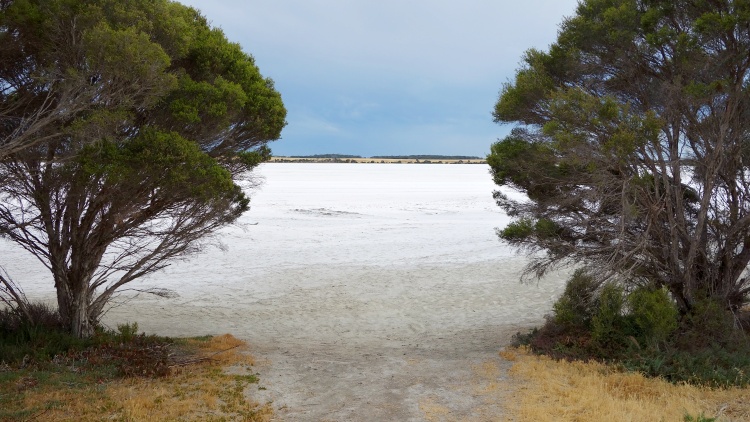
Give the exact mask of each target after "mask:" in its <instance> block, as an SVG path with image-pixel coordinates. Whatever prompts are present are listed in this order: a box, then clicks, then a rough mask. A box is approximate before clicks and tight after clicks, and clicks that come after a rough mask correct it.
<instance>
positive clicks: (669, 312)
mask: <svg viewBox="0 0 750 422" xmlns="http://www.w3.org/2000/svg"><path fill="white" fill-rule="evenodd" d="M627 302H628V306H629V308H630V315H631V316H632V318H633V323H634V324H635V330H636V332H637V339H638V340H639V341H640V342H641V343H645V344H646V345H648V346H649V347H656V348H658V347H659V345H660V344H664V343H666V341H667V340H668V339H669V338H670V336H671V335H672V333H674V331H675V330H676V329H677V323H678V318H679V311H678V310H677V307H676V306H675V305H674V303H672V301H671V300H670V298H669V293H667V291H666V290H665V289H649V288H645V287H641V288H638V289H636V290H634V291H633V292H631V293H630V294H629V295H628V299H627Z"/></svg>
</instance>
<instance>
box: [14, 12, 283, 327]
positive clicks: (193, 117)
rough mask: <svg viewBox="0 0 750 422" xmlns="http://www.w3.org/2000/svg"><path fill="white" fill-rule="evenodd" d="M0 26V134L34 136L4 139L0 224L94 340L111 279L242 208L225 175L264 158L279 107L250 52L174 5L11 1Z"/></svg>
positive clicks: (181, 249) (196, 237) (278, 124)
mask: <svg viewBox="0 0 750 422" xmlns="http://www.w3.org/2000/svg"><path fill="white" fill-rule="evenodd" d="M0 37H2V39H3V41H6V42H5V43H3V48H2V49H0V85H2V86H3V91H2V93H0V108H1V109H2V110H7V111H9V112H11V113H18V114H13V115H9V116H7V119H4V121H5V122H7V123H8V124H4V125H0V126H2V127H0V138H3V139H6V136H15V137H17V138H18V142H19V144H23V142H28V144H29V145H32V144H34V143H39V142H42V141H43V145H35V147H34V148H31V147H28V148H25V149H20V147H19V149H18V151H19V153H17V154H13V155H11V154H6V153H5V152H4V151H3V147H4V146H5V145H0V159H1V160H0V172H2V173H3V181H4V183H3V184H2V185H0V194H2V195H4V198H6V199H7V200H6V201H3V203H0V225H2V226H3V227H9V228H10V229H8V230H7V231H6V232H4V234H6V235H7V236H8V238H9V239H10V240H11V241H15V242H17V243H20V244H21V245H22V246H23V247H24V248H25V249H27V250H30V251H34V253H35V254H36V255H37V256H38V257H40V258H42V259H45V260H47V261H49V262H47V263H48V264H49V265H47V267H48V268H50V269H51V270H52V272H53V274H52V276H53V278H54V283H53V284H54V285H55V286H56V287H57V288H58V307H59V309H60V315H61V316H62V318H64V319H66V325H67V326H69V327H70V329H71V330H73V331H76V333H77V335H80V336H89V335H92V333H93V328H92V326H93V325H94V324H95V322H96V321H97V320H98V318H99V316H100V314H101V312H103V309H104V308H105V304H106V302H107V301H108V300H109V299H110V298H111V297H112V296H113V294H114V292H115V290H117V289H119V288H120V287H121V286H123V285H124V284H126V283H129V282H131V281H132V280H134V279H136V278H138V277H142V276H144V275H146V274H149V273H151V272H153V271H158V270H159V269H161V268H163V267H164V266H166V265H168V262H169V260H171V259H175V258H178V257H181V256H184V255H186V254H189V253H192V252H195V251H197V250H199V249H200V245H201V242H200V241H201V240H202V239H204V238H205V237H206V236H209V235H210V234H212V233H213V232H215V231H216V230H218V229H219V228H221V227H222V226H224V225H226V224H229V223H231V222H233V221H235V220H236V219H237V218H238V217H239V216H240V215H241V214H242V213H243V212H244V211H246V210H247V209H248V208H249V198H248V197H247V196H246V195H245V194H244V192H243V191H242V189H241V187H240V186H239V185H237V184H236V183H234V178H235V177H239V176H240V175H242V174H245V173H246V172H247V171H248V170H250V169H252V168H253V167H255V166H257V165H258V164H259V163H261V162H263V161H265V160H268V159H269V158H270V149H268V148H267V147H266V144H267V143H268V142H271V141H273V140H276V139H278V138H279V137H280V134H281V130H282V128H283V127H284V125H285V124H286V121H285V118H286V110H285V109H284V106H283V103H282V101H281V96H280V94H279V93H278V92H277V91H276V90H275V88H274V84H273V81H272V80H271V79H268V78H264V77H263V76H262V75H261V74H260V71H259V69H258V68H257V66H256V65H255V61H254V59H253V58H252V56H250V55H249V54H247V53H245V52H243V51H242V48H241V47H240V45H238V44H236V43H232V42H230V41H229V40H227V39H226V37H225V35H224V34H223V32H222V31H221V30H220V29H217V28H212V27H211V26H210V25H209V24H208V22H207V20H206V19H205V18H204V17H202V16H201V15H200V13H198V12H197V11H196V10H194V9H192V8H189V7H186V6H183V5H181V4H179V3H177V2H174V1H170V0H155V1H146V0H129V1H127V2H122V1H116V0H86V1H79V2H74V1H69V0H50V1H42V0H22V1H14V2H9V3H8V4H6V5H4V6H3V7H2V8H0ZM24 113H25V114H24ZM39 116H42V117H39ZM24 122H27V123H24ZM28 122H30V123H28ZM36 122H41V123H39V125H38V126H35V124H36ZM13 125H18V126H17V127H14V126H13ZM29 128H30V129H29ZM27 132H28V133H27ZM18 134H20V135H18ZM28 140H33V142H32V141H28ZM4 142H5V141H4ZM17 203H24V204H28V206H25V207H24V208H23V210H20V209H19V208H17V207H15V206H14V205H9V204H17ZM19 221H23V222H24V223H23V224H18V222H19ZM29 222H32V223H30V224H29ZM50 262H54V263H55V264H50ZM84 300H85V301H87V303H82V302H83V301H84ZM78 307H85V310H84V311H83V312H78ZM75 318H77V319H78V320H76V321H73V320H72V319H75Z"/></svg>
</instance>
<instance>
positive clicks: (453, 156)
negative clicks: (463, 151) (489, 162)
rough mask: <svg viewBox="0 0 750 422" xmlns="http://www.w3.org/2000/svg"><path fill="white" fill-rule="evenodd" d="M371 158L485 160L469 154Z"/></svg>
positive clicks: (379, 156) (376, 156) (380, 156)
mask: <svg viewBox="0 0 750 422" xmlns="http://www.w3.org/2000/svg"><path fill="white" fill-rule="evenodd" d="M370 158H382V159H387V160H483V159H484V158H482V157H475V156H468V155H375V156H372V157H370Z"/></svg>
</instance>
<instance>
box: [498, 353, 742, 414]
mask: <svg viewBox="0 0 750 422" xmlns="http://www.w3.org/2000/svg"><path fill="white" fill-rule="evenodd" d="M507 353H509V352H507V351H506V354H507ZM513 356H514V362H515V363H514V365H513V367H512V368H511V370H510V374H511V377H513V378H515V379H516V381H518V385H520V387H519V388H518V389H517V390H516V391H515V392H514V393H513V395H512V396H511V397H510V399H509V400H508V410H509V413H510V414H512V415H514V416H515V417H514V418H511V420H516V421H535V422H544V421H555V422H559V421H578V422H587V421H592V422H594V421H606V420H610V421H631V422H638V421H643V422H647V421H648V422H651V421H683V420H684V419H685V416H686V415H690V416H691V417H693V418H698V417H699V416H700V415H703V416H705V417H706V418H717V419H716V420H717V421H721V422H734V421H737V422H739V421H748V420H750V401H748V397H750V389H749V388H744V389H740V388H731V389H709V388H701V387H696V386H692V385H685V384H683V385H675V384H671V383H669V382H667V381H665V380H663V379H654V378H646V377H644V376H643V375H641V374H638V373H628V372H620V371H617V370H615V369H613V368H611V367H609V366H606V365H603V364H600V363H583V362H567V361H555V360H553V359H550V358H548V357H545V356H536V355H531V354H530V353H528V352H527V351H526V350H523V349H518V350H516V353H515V354H513Z"/></svg>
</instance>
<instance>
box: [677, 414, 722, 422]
mask: <svg viewBox="0 0 750 422" xmlns="http://www.w3.org/2000/svg"><path fill="white" fill-rule="evenodd" d="M715 420H716V418H709V417H707V416H704V415H703V413H701V414H700V415H698V416H692V415H690V414H687V415H685V418H684V419H683V421H684V422H714V421H715Z"/></svg>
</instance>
